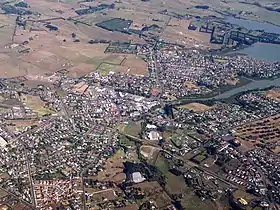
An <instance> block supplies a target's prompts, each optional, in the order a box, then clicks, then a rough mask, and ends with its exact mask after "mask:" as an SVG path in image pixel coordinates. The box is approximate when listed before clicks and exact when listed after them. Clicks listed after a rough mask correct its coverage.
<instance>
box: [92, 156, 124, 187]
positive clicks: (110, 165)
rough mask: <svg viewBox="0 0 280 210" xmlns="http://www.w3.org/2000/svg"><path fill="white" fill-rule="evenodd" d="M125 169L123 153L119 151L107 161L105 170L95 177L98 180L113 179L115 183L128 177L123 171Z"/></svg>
mask: <svg viewBox="0 0 280 210" xmlns="http://www.w3.org/2000/svg"><path fill="white" fill-rule="evenodd" d="M123 170H124V165H123V159H122V153H121V152H120V151H118V152H117V153H116V154H115V155H114V156H113V157H111V158H109V159H108V160H107V161H106V163H105V165H104V170H103V171H100V172H99V173H98V175H97V177H94V178H95V179H96V180H98V181H112V182H115V183H121V182H123V181H124V180H125V179H126V175H125V173H123Z"/></svg>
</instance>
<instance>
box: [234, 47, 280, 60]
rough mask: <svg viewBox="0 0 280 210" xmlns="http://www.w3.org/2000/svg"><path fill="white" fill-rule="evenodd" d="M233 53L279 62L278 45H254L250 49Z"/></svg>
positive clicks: (279, 50)
mask: <svg viewBox="0 0 280 210" xmlns="http://www.w3.org/2000/svg"><path fill="white" fill-rule="evenodd" d="M235 53H241V54H244V55H248V56H250V57H252V58H256V59H260V60H268V61H280V45H277V44H267V43H255V44H253V45H252V46H250V47H246V48H243V49H241V50H238V51H235ZM229 54H232V53H229Z"/></svg>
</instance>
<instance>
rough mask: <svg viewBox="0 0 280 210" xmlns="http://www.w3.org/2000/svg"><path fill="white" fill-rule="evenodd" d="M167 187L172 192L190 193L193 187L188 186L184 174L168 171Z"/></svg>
mask: <svg viewBox="0 0 280 210" xmlns="http://www.w3.org/2000/svg"><path fill="white" fill-rule="evenodd" d="M165 176H166V189H167V191H168V192H169V193H171V194H180V193H182V194H183V193H188V192H189V191H190V190H191V189H190V188H188V187H187V185H186V182H185V179H184V177H183V176H175V175H174V174H172V173H170V172H168V173H167V174H166V175H165Z"/></svg>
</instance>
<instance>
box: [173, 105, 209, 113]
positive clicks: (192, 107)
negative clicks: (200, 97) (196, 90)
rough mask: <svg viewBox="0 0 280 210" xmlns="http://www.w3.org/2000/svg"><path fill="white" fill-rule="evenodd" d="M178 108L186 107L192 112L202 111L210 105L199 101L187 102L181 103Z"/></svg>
mask: <svg viewBox="0 0 280 210" xmlns="http://www.w3.org/2000/svg"><path fill="white" fill-rule="evenodd" d="M178 108H181V109H188V110H192V111H194V112H203V111H206V110H209V109H211V108H212V107H210V106H207V105H205V104H201V103H189V104H184V105H181V106H179V107H178Z"/></svg>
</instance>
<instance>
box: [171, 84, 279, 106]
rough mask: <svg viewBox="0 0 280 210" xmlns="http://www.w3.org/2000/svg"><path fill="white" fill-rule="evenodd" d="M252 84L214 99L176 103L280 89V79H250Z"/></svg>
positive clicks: (188, 99) (233, 89)
mask: <svg viewBox="0 0 280 210" xmlns="http://www.w3.org/2000/svg"><path fill="white" fill-rule="evenodd" d="M249 80H250V82H249V83H247V84H245V85H243V86H240V87H235V88H232V89H230V90H228V91H225V92H223V93H221V94H217V95H215V96H212V97H204V98H186V99H182V100H179V101H176V102H175V103H176V104H185V103H189V102H194V101H197V102H199V101H208V100H223V99H228V98H230V97H232V96H235V95H238V94H240V93H242V92H246V91H251V90H256V89H266V88H270V87H273V86H274V87H280V78H276V79H271V80H269V79H261V80H251V79H249Z"/></svg>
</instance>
